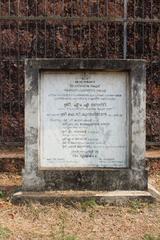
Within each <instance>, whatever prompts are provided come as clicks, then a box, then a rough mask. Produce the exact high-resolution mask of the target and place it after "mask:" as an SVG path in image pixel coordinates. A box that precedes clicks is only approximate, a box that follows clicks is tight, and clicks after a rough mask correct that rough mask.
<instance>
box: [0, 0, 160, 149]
mask: <svg viewBox="0 0 160 240" xmlns="http://www.w3.org/2000/svg"><path fill="white" fill-rule="evenodd" d="M38 57H41V58H107V59H146V60H147V62H148V67H147V144H149V145H160V2H159V0H147V1H146V0H0V58H1V61H0V146H3V145H11V146H13V145H23V142H24V59H25V58H38Z"/></svg>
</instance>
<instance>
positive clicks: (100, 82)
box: [23, 59, 148, 191]
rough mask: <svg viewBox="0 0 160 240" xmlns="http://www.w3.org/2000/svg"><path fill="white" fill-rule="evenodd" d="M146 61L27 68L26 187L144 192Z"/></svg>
mask: <svg viewBox="0 0 160 240" xmlns="http://www.w3.org/2000/svg"><path fill="white" fill-rule="evenodd" d="M145 69H146V67H145V62H144V61H142V60H106V59H28V60H26V62H25V169H24V171H23V189H24V190H26V191H42V190H44V191H48V190H58V191H59V190H79V191H81V190H91V191H92V190H93V191H104V190H105V191H114V190H146V189H147V186H148V170H147V169H146V164H145V138H146V132H145V117H146V83H145V81H146V71H145Z"/></svg>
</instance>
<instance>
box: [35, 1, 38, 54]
mask: <svg viewBox="0 0 160 240" xmlns="http://www.w3.org/2000/svg"><path fill="white" fill-rule="evenodd" d="M36 17H38V3H37V0H36ZM35 50H36V58H37V54H38V23H37V20H36V49H35Z"/></svg>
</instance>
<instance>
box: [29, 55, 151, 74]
mask: <svg viewBox="0 0 160 240" xmlns="http://www.w3.org/2000/svg"><path fill="white" fill-rule="evenodd" d="M146 63H147V62H146V60H143V59H127V60H125V59H117V60H113V59H98V58H88V59H85V58H72V59H71V58H34V59H26V60H25V67H26V70H27V69H28V70H29V69H30V68H34V69H37V70H108V71H109V70H117V71H122V70H126V71H127V70H128V71H131V70H135V69H136V71H137V70H138V69H139V70H140V69H144V68H145V65H146ZM140 71H141V70H140Z"/></svg>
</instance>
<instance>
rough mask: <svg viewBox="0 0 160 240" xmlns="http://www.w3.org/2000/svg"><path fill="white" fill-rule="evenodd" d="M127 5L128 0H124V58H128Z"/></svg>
mask: <svg viewBox="0 0 160 240" xmlns="http://www.w3.org/2000/svg"><path fill="white" fill-rule="evenodd" d="M127 5H128V0H124V26H123V58H124V59H126V58H127V17H128V15H127V9H128V8H127Z"/></svg>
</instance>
